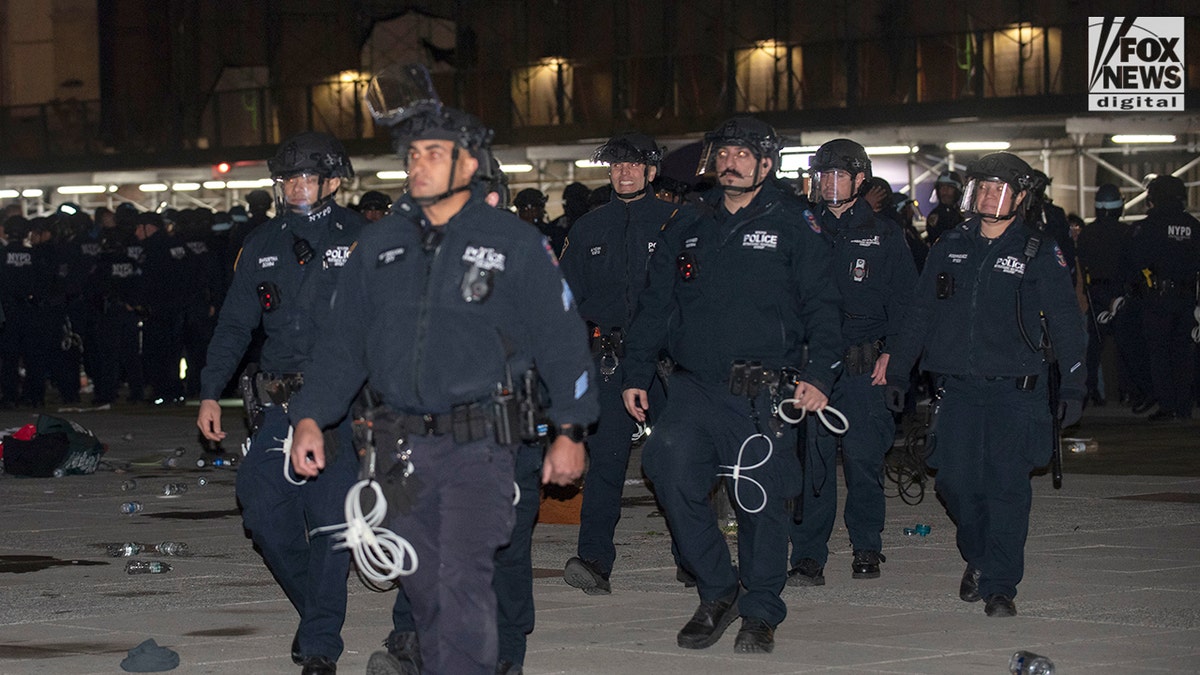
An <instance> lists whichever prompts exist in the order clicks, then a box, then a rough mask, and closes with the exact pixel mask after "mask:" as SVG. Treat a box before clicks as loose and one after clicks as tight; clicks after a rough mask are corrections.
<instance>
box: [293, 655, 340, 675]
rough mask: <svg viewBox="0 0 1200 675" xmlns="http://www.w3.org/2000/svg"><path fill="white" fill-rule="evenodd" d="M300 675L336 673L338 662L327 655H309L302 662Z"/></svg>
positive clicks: (332, 674)
mask: <svg viewBox="0 0 1200 675" xmlns="http://www.w3.org/2000/svg"><path fill="white" fill-rule="evenodd" d="M300 665H301V666H303V668H301V669H300V675H334V673H336V672H337V662H336V661H332V660H330V659H329V658H328V657H325V656H309V657H307V658H305V659H304V661H302V662H301V663H300Z"/></svg>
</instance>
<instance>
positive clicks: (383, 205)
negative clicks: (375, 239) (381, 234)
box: [358, 190, 392, 223]
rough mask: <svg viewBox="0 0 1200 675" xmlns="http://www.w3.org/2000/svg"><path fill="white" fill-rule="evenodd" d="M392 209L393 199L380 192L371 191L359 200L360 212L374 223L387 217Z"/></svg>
mask: <svg viewBox="0 0 1200 675" xmlns="http://www.w3.org/2000/svg"><path fill="white" fill-rule="evenodd" d="M390 208H392V198H391V197H389V196H387V195H385V194H383V193H382V192H380V191H378V190H370V191H369V192H365V193H363V196H362V197H359V198H358V212H359V213H361V214H363V217H364V218H366V219H367V220H368V221H370V222H372V223H373V222H375V221H377V220H379V219H380V218H382V217H384V216H386V215H387V212H388V209H390Z"/></svg>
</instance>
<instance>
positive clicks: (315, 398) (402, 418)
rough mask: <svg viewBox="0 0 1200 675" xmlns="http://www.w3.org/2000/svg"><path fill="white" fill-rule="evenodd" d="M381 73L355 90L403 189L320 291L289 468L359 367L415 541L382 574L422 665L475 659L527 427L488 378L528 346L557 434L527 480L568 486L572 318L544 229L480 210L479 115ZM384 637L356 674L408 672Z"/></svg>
mask: <svg viewBox="0 0 1200 675" xmlns="http://www.w3.org/2000/svg"><path fill="white" fill-rule="evenodd" d="M414 72H415V73H416V74H418V75H424V80H425V82H426V84H428V73H427V72H426V71H423V70H422V69H420V68H418V67H410V68H407V69H405V70H404V71H402V72H401V73H400V75H399V77H401V78H403V77H411V76H412V75H413V74H414ZM384 75H388V76H389V77H391V73H390V72H389V71H385V72H384V73H381V74H380V75H379V76H377V78H376V80H375V81H374V82H373V84H372V87H371V90H370V91H371V95H370V98H369V99H368V104H369V105H370V107H371V110H372V113H373V115H374V116H375V118H376V120H377V121H380V122H382V123H384V124H389V125H391V126H392V133H393V137H394V139H395V141H396V144H395V147H396V148H397V150H398V151H399V152H401V153H403V155H404V157H405V160H406V167H407V170H408V192H407V194H405V195H404V196H403V197H401V198H400V200H398V202H397V203H396V204H395V205H394V206H393V208H392V212H391V214H390V215H389V216H387V217H385V218H384V219H382V220H380V221H379V222H378V223H375V224H372V225H371V226H369V227H368V228H366V229H365V230H364V231H363V233H362V236H361V237H360V238H359V241H358V246H357V248H356V249H355V252H354V255H353V256H351V257H350V260H349V262H348V264H347V274H346V275H344V276H343V277H342V280H341V283H340V284H339V286H338V292H337V294H336V296H335V299H334V301H333V303H332V306H331V312H332V318H333V320H334V321H335V322H336V324H337V325H338V326H339V327H340V329H339V330H338V331H327V332H325V333H323V334H321V335H320V336H319V338H318V346H317V349H316V350H315V353H316V354H317V357H316V359H315V360H314V362H313V363H312V364H311V367H310V369H309V371H308V373H307V378H306V379H307V383H306V384H307V386H306V387H305V389H304V390H303V391H302V392H301V393H300V394H299V396H298V398H297V399H296V400H295V401H294V402H293V404H292V406H291V410H290V413H291V416H292V418H293V420H294V422H295V425H296V433H295V438H294V442H293V444H292V452H291V459H292V466H293V467H294V468H295V471H296V472H297V473H298V474H299V475H301V476H306V477H309V478H312V477H316V476H319V475H320V474H321V471H322V468H323V467H327V465H328V459H327V457H326V449H325V446H324V443H323V439H322V435H321V433H320V427H321V425H323V424H328V423H329V422H330V421H332V420H336V419H339V418H340V417H342V416H343V415H345V413H346V410H347V407H348V406H349V404H350V401H351V399H352V398H353V397H354V396H355V392H357V391H358V390H359V387H360V386H361V385H362V383H363V382H364V381H366V380H369V381H370V387H371V389H372V390H374V391H376V392H377V393H378V397H379V399H380V400H381V405H380V406H379V407H378V408H376V409H375V410H374V412H373V416H374V425H373V429H374V434H375V437H376V442H377V447H379V448H391V447H396V445H395V442H396V441H397V440H401V441H402V442H403V444H404V445H405V446H406V447H407V448H409V449H410V454H407V456H406V458H405V461H404V464H403V466H401V465H400V464H399V462H400V460H399V459H398V458H397V457H396V456H395V453H393V452H383V451H381V452H378V453H376V455H375V459H376V462H377V469H376V470H377V476H378V478H379V480H380V483H381V484H382V488H383V491H384V495H385V496H386V498H387V500H388V504H389V508H388V515H387V520H386V525H387V527H388V528H389V529H390V530H392V531H393V532H394V533H395V534H397V535H399V536H402V537H404V538H405V539H406V540H407V541H408V542H410V543H411V545H412V547H413V549H414V550H415V552H416V555H417V558H416V561H415V562H416V564H415V569H411V568H409V569H408V570H392V572H393V573H395V574H399V573H400V572H401V571H406V572H411V576H408V577H407V578H406V579H405V582H404V589H405V591H406V594H407V596H408V599H409V600H411V603H412V613H413V618H414V619H415V622H416V625H417V627H418V630H419V632H420V635H421V644H420V653H421V659H422V660H423V668H424V669H425V670H427V671H428V672H437V673H464V674H469V673H489V674H490V673H493V672H495V671H496V668H497V661H498V655H499V649H498V639H497V627H496V626H497V620H496V611H497V610H496V595H495V592H494V590H493V588H492V573H493V567H494V564H495V563H494V558H495V554H496V551H497V550H498V549H499V548H500V547H501V546H503V545H504V544H505V543H506V542H508V541H509V539H510V536H511V534H512V529H513V519H514V506H513V501H514V487H513V480H514V472H513V466H514V457H513V449H514V448H513V447H512V446H513V445H516V444H518V443H519V442H520V441H521V437H523V436H524V435H525V434H524V433H519V432H517V431H514V432H513V434H509V433H508V431H509V430H520V432H524V431H526V430H529V431H530V432H531V433H533V434H536V429H535V428H531V427H527V426H526V425H524V424H522V423H521V421H520V420H517V419H513V418H512V417H511V416H510V413H511V408H510V407H509V406H506V405H494V403H499V402H500V401H501V400H502V399H501V398H496V397H503V396H506V394H503V393H502V391H501V392H500V393H498V390H503V388H504V387H506V386H507V387H509V390H512V389H514V388H515V387H516V384H515V382H517V381H520V382H528V381H529V379H528V378H530V377H532V371H531V370H530V369H531V367H532V365H533V363H534V362H535V361H536V363H537V371H536V376H537V377H540V378H541V380H542V382H543V383H544V384H545V388H546V390H547V391H548V394H549V395H548V400H549V406H548V408H547V409H546V411H545V413H546V415H547V416H548V417H549V420H550V422H549V424H550V426H551V427H552V428H554V429H555V430H556V431H557V436H556V437H555V439H554V441H553V442H552V443H551V445H550V447H549V449H548V450H547V452H546V456H545V460H544V463H543V468H542V475H541V478H542V480H543V481H545V482H553V483H556V484H569V483H570V482H572V481H574V480H576V479H577V478H578V477H579V476H580V475H581V474H582V472H583V464H584V448H583V444H582V440H583V438H584V437H585V435H586V429H587V426H588V425H589V424H590V423H591V422H592V421H593V420H594V419H595V416H596V399H595V393H594V390H593V388H592V385H591V380H592V373H591V368H590V364H589V358H588V354H587V346H586V342H585V340H584V334H583V332H584V328H583V323H582V321H581V320H580V319H579V316H578V313H577V312H576V311H575V309H574V304H573V301H572V299H571V296H570V290H569V289H568V288H567V287H566V285H565V284H564V282H563V281H562V277H561V275H560V274H559V272H558V267H557V265H556V260H555V259H554V257H553V255H552V254H551V253H549V252H548V251H547V249H546V246H545V242H544V239H543V238H542V236H541V235H540V234H539V233H537V232H535V231H533V230H531V229H530V228H528V227H527V226H526V225H524V224H522V223H521V222H520V221H519V220H518V219H517V218H516V217H514V216H511V215H509V214H505V213H503V212H502V211H500V210H498V209H494V208H491V207H489V206H488V205H487V203H486V202H485V200H484V198H485V190H486V187H485V186H484V185H482V184H481V182H480V181H478V180H476V179H475V176H476V173H477V170H478V168H479V166H480V165H481V164H485V163H488V162H490V156H491V154H490V142H491V137H492V132H491V130H490V129H488V128H487V127H485V126H483V124H482V123H480V122H479V120H477V119H476V118H474V117H473V116H471V115H468V114H467V113H464V112H461V111H458V110H454V109H452V108H447V107H444V106H442V105H441V104H440V102H438V101H437V100H436V98H435V96H436V95H435V94H433V93H432V91H431V90H432V87H431V86H430V87H427V88H428V90H429V92H428V94H427V96H426V97H425V98H424V99H423V100H418V101H416V102H413V103H410V102H409V101H407V100H405V101H403V102H401V103H394V102H390V101H389V99H388V98H387V96H386V94H387V92H388V91H389V89H388V87H386V86H385V85H384V84H383V82H382V81H383V77H384ZM535 389H536V387H535ZM522 390H523V391H524V388H522ZM503 400H507V399H503ZM523 400H525V401H530V402H531V403H532V401H531V400H530V399H529V398H528V397H524V399H523ZM517 407H520V406H517ZM508 423H511V426H510V425H509V424H508ZM405 486H407V488H406V487H405ZM402 497H403V498H404V503H401V501H400V499H401V498H402ZM521 498H522V499H530V498H534V499H536V496H534V497H531V496H530V495H522V496H521ZM394 637H396V636H395V634H394V633H393V635H391V636H389V639H388V641H387V647H388V651H386V652H377V653H375V654H373V655H372V656H371V660H370V662H369V663H368V671H369V672H372V673H404V672H412V667H413V663H412V661H411V659H410V660H409V661H408V663H404V662H402V661H401V660H400V658H401V656H404V657H406V658H407V657H408V656H409V655H405V654H395V653H393V651H396V650H394V647H395V645H394V644H393V639H392V638H394Z"/></svg>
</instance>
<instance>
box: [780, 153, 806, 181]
mask: <svg viewBox="0 0 1200 675" xmlns="http://www.w3.org/2000/svg"><path fill="white" fill-rule="evenodd" d="M811 159H812V153H811V152H803V153H802V152H789V153H788V154H786V155H780V156H779V170H780V171H781V172H783V173H798V172H800V171H804V170H806V169H807V168H808V164H809V160H811ZM793 177H794V176H793Z"/></svg>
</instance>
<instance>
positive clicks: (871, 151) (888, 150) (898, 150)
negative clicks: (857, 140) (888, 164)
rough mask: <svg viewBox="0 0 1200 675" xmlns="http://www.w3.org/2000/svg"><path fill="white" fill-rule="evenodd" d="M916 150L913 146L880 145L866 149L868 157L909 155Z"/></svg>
mask: <svg viewBox="0 0 1200 675" xmlns="http://www.w3.org/2000/svg"><path fill="white" fill-rule="evenodd" d="M917 150H918V148H917V146H915V145H880V146H877V147H874V148H866V151H867V154H868V155H911V154H913V153H915V152H916V151H917Z"/></svg>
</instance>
